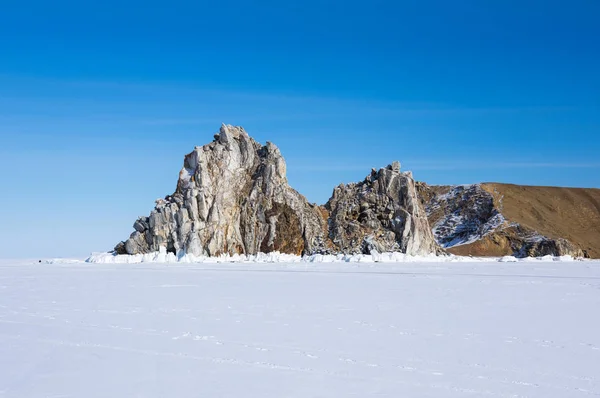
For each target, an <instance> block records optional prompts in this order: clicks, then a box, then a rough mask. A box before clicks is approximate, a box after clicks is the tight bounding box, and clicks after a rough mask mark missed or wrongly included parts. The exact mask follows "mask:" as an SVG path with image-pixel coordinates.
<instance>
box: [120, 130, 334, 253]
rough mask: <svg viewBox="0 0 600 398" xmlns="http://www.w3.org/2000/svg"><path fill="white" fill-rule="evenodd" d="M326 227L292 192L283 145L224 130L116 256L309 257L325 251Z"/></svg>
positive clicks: (188, 164) (192, 156)
mask: <svg viewBox="0 0 600 398" xmlns="http://www.w3.org/2000/svg"><path fill="white" fill-rule="evenodd" d="M325 225H326V221H325V220H324V219H323V217H322V215H321V211H320V210H319V208H318V206H316V205H312V204H309V203H308V201H307V200H306V198H304V196H302V195H300V194H299V193H298V192H296V191H295V190H293V189H292V188H291V187H290V186H289V185H288V182H287V178H286V164H285V160H284V159H283V157H282V156H281V153H280V151H279V149H278V148H277V146H275V145H274V144H272V143H267V144H266V145H264V146H263V145H261V144H259V143H258V142H256V141H255V140H253V139H252V138H251V137H249V136H248V134H247V133H246V131H245V130H244V129H243V128H242V127H234V126H230V125H223V126H221V129H220V132H219V133H218V134H217V135H215V138H214V141H213V142H211V143H210V144H208V145H204V146H202V147H196V148H195V149H194V151H193V152H191V153H189V154H188V155H186V156H185V159H184V165H183V168H182V169H181V171H180V173H179V179H178V182H177V190H176V191H175V193H173V194H172V195H170V196H167V197H166V198H165V199H159V200H157V201H156V207H155V208H154V210H153V211H152V212H151V214H150V216H149V217H141V218H139V219H138V220H137V221H136V222H135V224H134V228H135V232H133V234H132V235H131V236H130V238H129V239H128V240H127V241H125V242H122V243H120V244H119V245H117V247H116V248H115V250H116V251H117V252H118V253H127V254H138V253H147V252H152V251H158V250H159V249H160V248H161V247H166V249H167V250H168V251H170V252H174V253H177V254H180V253H191V254H194V255H197V256H199V255H210V256H217V255H220V254H225V253H228V254H256V253H258V252H271V251H280V252H282V253H294V254H303V253H304V254H308V253H316V252H319V251H321V250H322V249H323V248H324V241H325V236H324V235H325V233H324V231H325V229H326V228H325Z"/></svg>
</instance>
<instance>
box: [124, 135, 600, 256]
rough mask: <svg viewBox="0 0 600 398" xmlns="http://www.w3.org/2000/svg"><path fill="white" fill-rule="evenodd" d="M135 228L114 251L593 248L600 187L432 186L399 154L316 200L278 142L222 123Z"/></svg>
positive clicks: (555, 251)
mask: <svg viewBox="0 0 600 398" xmlns="http://www.w3.org/2000/svg"><path fill="white" fill-rule="evenodd" d="M133 228H134V230H135V231H134V232H133V233H132V234H131V236H130V237H129V239H127V240H126V241H124V242H121V243H119V244H118V245H117V246H116V247H115V249H114V252H115V253H117V254H139V253H150V252H156V251H160V250H166V251H168V252H171V253H175V254H177V255H182V254H193V255H196V256H200V255H207V256H218V255H221V254H247V255H250V254H256V253H259V252H263V253H268V252H273V251H279V252H282V253H290V254H298V255H299V254H315V253H328V254H337V253H345V254H357V253H372V252H374V251H376V252H380V253H382V252H403V253H407V254H410V255H427V254H442V253H445V252H446V251H447V252H450V253H453V254H459V255H475V256H505V255H514V256H518V257H526V256H543V255H553V256H561V255H571V256H573V257H582V256H592V257H598V256H600V190H589V189H587V190H586V189H570V188H551V187H523V186H512V185H506V184H474V185H465V186H462V185H461V186H429V185H427V184H425V183H415V181H414V179H413V177H412V174H411V173H410V172H402V171H400V163H398V162H394V163H392V164H391V165H389V166H387V167H385V168H383V169H380V170H375V169H373V170H372V171H371V174H369V175H368V176H367V177H366V178H365V179H364V181H361V182H359V183H352V184H342V185H340V186H338V187H336V188H335V189H334V191H333V195H332V197H331V199H330V200H329V201H328V202H327V204H326V205H325V206H317V205H314V204H310V203H308V202H307V200H306V198H304V196H302V195H300V194H299V193H298V192H296V191H295V190H294V189H292V188H291V187H290V186H289V185H288V182H287V178H286V164H285V161H284V159H283V157H282V155H281V153H280V151H279V149H278V148H277V147H276V146H275V145H274V144H272V143H269V142H267V144H266V145H264V146H263V145H261V144H259V143H258V142H256V141H255V140H253V139H252V138H251V137H249V136H248V134H247V133H246V131H245V130H244V129H243V128H242V127H234V126H230V125H223V126H221V129H220V132H219V133H218V134H216V135H215V136H214V140H213V142H211V143H210V144H207V145H204V146H202V147H196V148H195V149H194V151H192V152H191V153H189V154H188V155H186V156H185V158H184V165H183V168H182V169H181V172H180V173H179V179H178V182H177V189H176V190H175V192H174V193H173V194H172V195H169V196H167V197H165V198H164V199H159V200H157V201H156V206H155V208H154V210H152V212H151V213H150V216H148V217H140V218H139V219H138V220H136V221H135V223H134V225H133ZM582 245H583V246H582Z"/></svg>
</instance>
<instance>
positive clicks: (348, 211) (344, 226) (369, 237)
mask: <svg viewBox="0 0 600 398" xmlns="http://www.w3.org/2000/svg"><path fill="white" fill-rule="evenodd" d="M325 207H326V209H327V210H328V211H329V213H330V217H329V236H330V238H331V240H332V242H333V245H334V246H335V247H336V248H337V250H338V251H341V252H344V253H356V252H359V253H365V254H369V253H371V252H373V251H374V250H375V251H377V252H379V253H381V252H394V251H395V252H403V253H407V254H410V255H428V254H433V253H435V254H440V253H441V252H442V250H441V249H440V247H439V246H438V244H437V243H436V241H435V239H434V237H433V233H432V231H431V228H430V227H429V222H428V220H427V214H426V213H425V209H424V208H423V205H422V203H421V202H420V200H419V197H418V195H417V191H416V188H415V181H414V179H413V177H412V173H410V172H401V171H400V163H399V162H394V163H392V164H391V165H389V166H387V167H386V168H383V169H380V170H375V169H373V170H372V171H371V174H370V175H368V176H367V178H365V180H364V181H362V182H360V183H355V184H347V185H346V184H342V185H340V186H338V187H336V188H335V190H334V191H333V196H332V198H331V199H330V200H329V202H327V204H326V205H325Z"/></svg>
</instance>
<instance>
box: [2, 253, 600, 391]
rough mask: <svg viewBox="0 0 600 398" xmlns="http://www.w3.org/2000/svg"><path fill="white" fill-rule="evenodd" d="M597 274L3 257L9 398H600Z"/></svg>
mask: <svg viewBox="0 0 600 398" xmlns="http://www.w3.org/2000/svg"><path fill="white" fill-rule="evenodd" d="M599 305H600V262H593V261H581V262H580V261H576V262H560V261H559V262H557V261H541V260H535V261H529V262H518V263H499V262H477V263H473V262H455V263H442V262H429V263H360V262H359V263H336V262H333V263H309V262H303V263H302V262H296V263H264V262H263V263H228V264H215V263H203V264H182V263H175V264H169V265H166V264H152V263H143V264H120V265H115V264H89V263H57V262H55V263H54V264H35V263H22V262H21V263H17V262H9V261H3V262H0V397H2V398H5V397H11V398H12V397H55V398H58V397H107V396H112V397H136V396H137V397H167V396H169V397H171V396H173V397H242V396H243V397H257V398H258V397H261V398H264V397H273V398H275V397H277V398H280V397H298V398H300V397H302V398H306V397H352V396H356V397H370V396H377V397H402V396H405V397H468V396H471V397H544V398H549V397H557V398H563V397H595V396H600V333H599V332H600V320H599V318H598V316H597V313H598V308H599Z"/></svg>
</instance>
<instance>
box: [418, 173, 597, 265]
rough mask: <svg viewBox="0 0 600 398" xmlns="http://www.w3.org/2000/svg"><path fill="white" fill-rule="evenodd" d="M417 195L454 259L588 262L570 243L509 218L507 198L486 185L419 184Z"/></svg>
mask: <svg viewBox="0 0 600 398" xmlns="http://www.w3.org/2000/svg"><path fill="white" fill-rule="evenodd" d="M417 189H418V192H419V196H420V198H421V201H422V203H423V205H424V206H425V210H426V212H427V216H428V219H429V223H430V225H431V226H432V230H433V233H434V236H435V238H436V240H437V242H438V243H439V244H440V245H441V246H443V247H444V248H446V249H447V250H448V251H449V252H451V253H453V254H457V255H471V256H507V255H511V256H515V257H540V256H545V255H552V256H564V255H570V256H573V257H584V256H586V253H585V252H584V251H583V250H582V249H581V248H580V247H579V246H578V245H576V244H574V243H573V242H570V241H569V240H567V239H564V238H561V237H550V236H547V235H546V234H545V231H540V230H536V229H533V228H531V227H529V226H527V225H524V224H522V223H520V222H517V221H520V220H516V218H515V217H512V213H511V214H510V216H511V217H507V216H506V214H505V213H506V212H505V207H504V199H505V197H504V195H502V194H501V193H500V192H498V190H497V189H495V188H491V187H489V186H486V185H485V184H473V185H459V186H429V185H427V184H425V183H421V182H420V183H417ZM523 210H526V209H523ZM526 211H528V210H526ZM531 211H536V210H535V209H533V210H531Z"/></svg>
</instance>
